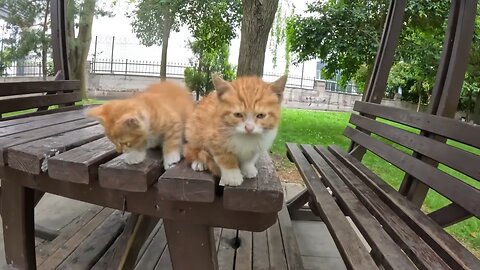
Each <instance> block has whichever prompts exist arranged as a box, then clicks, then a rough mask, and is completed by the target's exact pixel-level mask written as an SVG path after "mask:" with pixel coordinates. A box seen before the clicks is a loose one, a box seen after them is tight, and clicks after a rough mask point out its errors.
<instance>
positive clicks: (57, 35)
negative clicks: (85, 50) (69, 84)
mask: <svg viewBox="0 0 480 270" xmlns="http://www.w3.org/2000/svg"><path fill="white" fill-rule="evenodd" d="M50 12H51V18H52V48H53V65H54V68H55V73H56V72H58V71H61V76H60V77H61V78H59V79H64V80H68V79H69V77H70V75H69V71H70V68H69V64H68V54H67V42H68V41H67V23H66V14H67V10H66V3H65V0H52V4H51V7H50Z"/></svg>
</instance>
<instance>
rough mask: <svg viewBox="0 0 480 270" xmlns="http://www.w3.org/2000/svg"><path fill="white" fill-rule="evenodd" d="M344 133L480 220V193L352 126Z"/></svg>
mask: <svg viewBox="0 0 480 270" xmlns="http://www.w3.org/2000/svg"><path fill="white" fill-rule="evenodd" d="M344 134H345V136H347V137H348V138H350V139H351V140H353V141H355V142H357V143H358V144H360V145H362V146H364V147H365V148H367V149H368V150H370V151H372V152H373V153H375V154H376V155H378V156H379V157H381V158H383V159H385V160H387V161H389V162H390V163H392V165H394V166H396V167H398V168H400V169H401V170H403V171H405V172H407V173H409V174H411V175H412V176H414V177H415V178H417V179H418V180H420V181H422V182H423V183H425V184H427V185H428V186H430V187H431V188H433V189H435V190H436V191H437V192H438V193H440V194H442V195H443V196H445V197H447V198H448V199H450V200H451V201H453V202H455V203H457V204H458V205H460V206H462V207H463V208H465V210H467V211H469V212H471V213H472V214H473V215H475V216H476V217H480V190H478V189H476V188H474V187H472V186H470V185H468V184H465V183H463V182H462V181H460V180H458V179H456V178H454V177H452V176H450V175H448V174H446V173H444V172H442V171H440V170H438V169H437V168H435V167H432V166H430V165H427V164H425V163H424V162H422V161H420V160H418V159H416V158H414V157H412V156H409V155H407V154H405V153H403V152H401V151H400V150H397V149H395V148H393V147H391V146H388V145H386V144H384V143H382V142H380V141H378V140H375V139H374V138H372V137H370V136H368V135H366V134H365V133H363V132H360V131H358V130H355V129H353V128H351V127H347V128H346V129H345V132H344Z"/></svg>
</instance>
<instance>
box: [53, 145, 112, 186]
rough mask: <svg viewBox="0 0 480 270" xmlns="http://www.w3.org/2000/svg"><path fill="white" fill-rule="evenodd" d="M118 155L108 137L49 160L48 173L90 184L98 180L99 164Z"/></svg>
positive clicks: (61, 178)
mask: <svg viewBox="0 0 480 270" xmlns="http://www.w3.org/2000/svg"><path fill="white" fill-rule="evenodd" d="M116 156H118V153H117V152H116V151H115V146H114V145H113V143H112V142H111V141H110V140H109V139H108V138H106V137H104V138H101V139H98V140H96V141H93V142H90V143H87V144H84V145H82V146H80V147H77V148H74V149H71V150H69V151H67V152H64V153H61V154H60V155H57V156H54V157H52V158H50V159H49V160H48V175H49V176H50V177H52V178H55V179H58V180H64V181H69V182H74V183H83V184H88V183H89V181H96V180H98V166H99V165H100V164H103V163H105V162H107V161H109V160H110V159H113V158H115V157H116Z"/></svg>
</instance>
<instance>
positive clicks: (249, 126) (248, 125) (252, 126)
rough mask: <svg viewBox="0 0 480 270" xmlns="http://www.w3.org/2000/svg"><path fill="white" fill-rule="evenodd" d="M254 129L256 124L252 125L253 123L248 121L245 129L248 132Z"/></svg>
mask: <svg viewBox="0 0 480 270" xmlns="http://www.w3.org/2000/svg"><path fill="white" fill-rule="evenodd" d="M254 129H255V126H254V125H252V124H250V123H246V124H245V131H246V132H247V133H252V132H253V130H254Z"/></svg>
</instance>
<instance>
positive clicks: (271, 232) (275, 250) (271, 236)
mask: <svg viewBox="0 0 480 270" xmlns="http://www.w3.org/2000/svg"><path fill="white" fill-rule="evenodd" d="M267 239H268V258H269V261H270V269H282V270H287V269H288V268H287V260H286V258H285V249H284V247H283V241H282V233H281V232H280V226H279V224H278V221H277V223H275V224H274V225H273V226H272V227H270V228H268V230H267Z"/></svg>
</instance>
